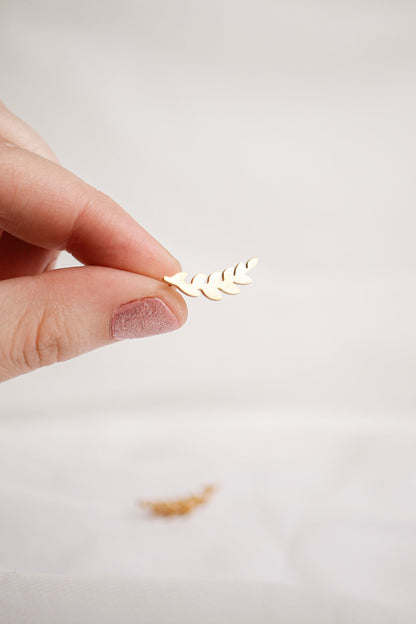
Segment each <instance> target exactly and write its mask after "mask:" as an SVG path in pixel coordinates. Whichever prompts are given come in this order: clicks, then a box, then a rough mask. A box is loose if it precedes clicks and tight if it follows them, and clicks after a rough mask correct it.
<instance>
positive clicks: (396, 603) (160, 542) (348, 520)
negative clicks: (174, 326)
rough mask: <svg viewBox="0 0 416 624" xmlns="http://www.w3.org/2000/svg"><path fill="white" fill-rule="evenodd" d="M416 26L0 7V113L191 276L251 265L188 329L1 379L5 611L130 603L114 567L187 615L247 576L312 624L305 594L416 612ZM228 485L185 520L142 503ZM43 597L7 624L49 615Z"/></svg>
mask: <svg viewBox="0 0 416 624" xmlns="http://www.w3.org/2000/svg"><path fill="white" fill-rule="evenodd" d="M415 17H416V9H415V6H414V4H413V3H412V2H404V1H402V2H394V3H393V2H379V3H374V2H359V3H358V2H350V3H346V2H345V3H344V2H337V3H333V2H324V1H320V2H306V0H305V1H304V2H302V1H300V0H295V2H290V3H289V2H277V1H276V2H271V1H261V2H249V1H247V2H234V1H230V2H211V3H202V2H199V1H195V2H187V3H182V2H165V1H162V0H159V1H155V2H148V1H142V2H139V1H133V0H131V1H129V0H121V1H120V2H118V3H117V4H116V3H114V2H109V1H107V0H105V1H101V2H89V3H83V2H81V1H80V0H75V1H73V2H64V1H63V0H59V1H58V2H53V3H52V2H51V1H50V0H40V2H37V3H36V4H33V5H31V4H29V3H26V2H25V1H24V0H13V1H12V0H3V1H2V3H1V20H0V75H1V84H2V97H3V99H4V101H5V103H6V104H7V105H8V106H9V107H10V108H11V109H12V110H14V111H15V112H16V113H17V114H19V115H20V116H21V117H23V118H24V119H25V120H26V121H28V122H29V123H31V124H32V125H33V126H34V127H35V128H36V129H37V130H38V131H39V132H40V133H41V134H42V135H43V136H44V137H45V138H46V139H47V140H48V141H49V142H50V144H51V145H52V147H53V148H54V150H55V151H56V152H57V154H58V156H59V157H60V159H61V161H62V163H63V165H64V166H67V167H68V168H70V169H72V170H73V171H75V172H76V173H77V174H78V175H80V176H81V177H83V178H85V179H86V180H88V181H89V182H91V183H92V184H94V185H95V186H97V187H99V188H101V189H102V190H104V191H105V192H106V193H108V194H110V195H112V196H113V197H114V198H115V199H116V200H117V201H119V202H120V203H121V204H122V205H123V206H124V207H125V208H126V209H127V210H128V211H129V212H131V213H132V214H133V215H134V216H135V217H136V218H137V219H138V220H139V221H140V222H141V223H142V224H143V225H144V226H145V227H147V228H148V229H149V230H150V231H151V232H152V233H153V234H154V235H156V236H157V237H159V238H160V239H161V241H162V242H163V243H164V244H165V245H166V246H167V247H168V248H170V249H171V250H172V251H173V252H174V253H175V254H176V255H177V256H178V257H179V259H180V260H181V262H182V264H183V267H184V269H185V270H186V271H188V272H189V273H191V274H192V273H194V272H197V271H200V270H202V271H210V270H214V269H219V268H223V267H225V266H227V265H228V264H232V263H234V262H237V261H239V260H241V259H246V258H248V257H250V256H252V255H258V256H259V258H260V264H259V266H258V268H256V274H255V276H254V275H253V276H254V277H255V283H254V284H253V285H252V286H250V287H247V288H246V289H244V292H243V294H241V295H240V297H238V298H232V297H229V298H227V299H224V301H223V302H221V303H220V304H212V303H210V302H208V301H206V300H202V299H201V300H196V301H191V302H190V318H189V322H188V324H187V326H186V327H185V328H183V329H182V330H180V331H179V332H177V333H174V334H172V335H166V336H161V337H156V338H152V339H150V340H143V341H140V342H134V341H132V342H125V343H122V344H119V345H116V346H113V347H111V348H107V349H103V350H100V351H97V352H94V353H90V354H87V355H85V356H83V357H82V358H79V359H77V360H74V361H71V362H67V363H65V364H62V365H59V366H56V367H53V368H49V369H44V370H41V371H37V372H36V373H33V374H31V375H27V376H25V377H22V378H19V379H16V380H13V381H11V382H9V383H7V384H3V386H2V388H1V391H0V447H1V453H0V467H1V470H0V496H1V506H0V567H1V568H2V569H4V570H17V571H18V572H19V574H18V575H17V576H12V577H5V578H8V582H7V583H6V582H5V583H4V587H5V589H4V597H5V600H6V598H7V600H8V601H9V602H7V601H6V602H5V604H6V603H7V604H8V605H9V606H8V607H7V608H9V612H8V616H7V617H12V616H10V613H12V611H10V609H14V608H15V607H16V609H19V608H20V607H19V605H18V598H16V596H19V595H23V594H22V592H24V591H25V590H24V588H25V587H27V584H29V587H37V585H36V583H41V584H42V587H49V593H50V595H51V596H52V595H55V592H56V590H55V587H56V586H55V583H58V584H59V583H64V584H65V586H66V583H67V584H68V587H69V588H70V587H72V585H71V583H72V581H71V580H70V579H74V578H76V579H77V580H76V584H77V583H80V584H81V586H82V584H83V583H84V587H85V588H87V589H85V592H87V593H86V594H82V591H81V594H82V595H83V596H84V598H83V599H82V600H81V599H80V598H79V597H78V598H77V597H76V592H77V591H78V590H77V589H75V590H72V589H68V593H66V594H65V596H66V597H65V596H63V595H62V594H60V593H59V592H58V596H60V599H58V600H57V601H55V602H54V603H53V604H54V607H53V608H54V612H53V613H54V616H53V617H55V620H56V621H59V622H66V621H72V620H68V618H70V617H72V616H71V611H70V609H69V610H68V604H71V601H74V600H75V601H77V600H78V601H80V600H81V602H79V604H80V605H81V606H82V604H83V605H84V609H87V608H93V609H94V607H91V604H90V603H89V602H88V599H87V598H85V596H86V595H87V594H88V592H89V591H90V589H88V588H89V587H90V585H89V583H93V584H95V586H96V587H97V590H96V591H97V592H98V594H99V595H101V596H102V595H105V594H106V589H105V588H106V583H107V582H110V581H109V580H108V579H109V578H110V576H111V578H112V580H111V584H112V585H111V587H112V588H113V589H112V592H113V593H112V594H111V595H112V596H115V595H116V594H117V591H119V592H120V593H119V596H123V595H124V594H123V592H124V591H125V590H124V589H123V583H124V581H123V580H122V578H123V575H132V578H134V579H135V580H134V581H131V582H132V583H135V584H136V585H135V587H137V592H138V594H137V595H139V594H140V591H141V589H140V588H141V587H142V588H143V587H145V588H146V587H149V586H148V585H143V584H141V581H140V579H144V578H153V579H154V580H153V583H154V586H153V587H154V588H153V589H151V592H152V595H153V596H158V595H161V594H163V593H164V589H162V587H166V586H163V584H162V585H160V584H159V585H158V583H159V581H157V580H156V579H163V578H166V577H168V578H171V579H172V577H174V578H177V583H178V584H179V585H178V584H177V585H175V584H174V587H175V588H176V589H175V591H179V590H177V588H178V587H179V586H180V587H181V588H182V589H181V590H180V591H179V594H180V595H181V596H182V594H181V592H182V591H183V592H185V593H186V592H187V596H188V598H189V597H190V596H193V595H194V593H193V592H194V586H193V585H192V584H190V581H189V579H194V580H195V579H210V580H211V581H215V582H216V583H218V585H215V587H217V588H219V587H221V582H222V581H224V582H225V581H227V582H228V583H231V582H232V583H237V585H235V587H236V588H237V589H236V592H237V593H238V595H239V596H240V599H244V600H246V601H248V602H250V600H252V603H251V604H256V602H255V601H256V600H257V598H255V594H256V592H258V591H263V590H261V589H259V588H261V587H263V585H262V583H266V582H273V583H276V586H275V591H276V593H275V596H278V597H279V600H282V601H283V604H284V609H285V610H284V613H283V614H282V612H280V613H279V614H278V615H279V617H282V615H285V617H286V621H292V620H290V617H292V619H293V621H296V622H301V621H305V622H306V621H310V607H309V606H308V603H307V601H305V602H303V600H304V592H305V591H312V592H317V593H316V594H315V593H313V596H316V602H314V607H313V608H314V609H316V611H315V612H314V613H315V614H316V621H326V620H325V619H324V618H325V617H327V619H328V621H334V617H335V616H334V614H333V613H331V611H328V612H326V611H325V609H327V608H331V607H328V605H331V604H333V603H332V602H331V601H332V600H333V601H335V603H336V604H340V605H341V607H340V608H341V610H342V609H343V608H344V606H342V605H345V604H346V602H347V603H348V604H350V605H351V607H350V608H351V609H352V611H351V612H350V614H349V619H346V620H345V621H354V622H355V621H357V622H358V621H361V620H360V619H359V618H360V617H361V615H360V609H358V611H354V612H353V610H354V609H355V608H356V607H355V606H354V605H355V604H356V602H355V601H356V600H358V601H360V603H359V604H361V605H362V604H365V603H368V607H366V608H368V609H369V610H370V611H371V609H372V607H371V604H373V603H378V604H379V605H380V608H381V609H382V612H383V613H384V614H385V617H386V618H388V617H389V615H388V611H387V609H388V608H390V609H393V610H395V609H399V610H402V611H407V612H409V613H413V614H414V613H415V611H416V602H415V591H414V588H415V582H416V564H415V554H416V553H415V543H416V539H415V538H416V535H415V533H416V531H415V516H416V503H415V497H416V483H415V481H416V478H415V474H416V453H415V451H416V437H415V407H416V396H415V381H414V380H415V372H416V331H415V320H414V319H415V316H416V315H415V313H416V297H415V277H416V252H415V244H414V241H415V234H416V232H415V229H416V228H415V225H416V212H415V209H414V197H415V186H416V182H415V176H414V166H413V163H414V159H415V148H414V146H415V138H416V137H415V116H414V110H415V104H416V88H415V81H414V75H415V69H416V68H415V65H416V61H415V58H416V57H415V49H414V48H415V45H414V36H415ZM62 263H63V264H68V263H71V260H70V259H69V258H63V260H62ZM212 481H213V482H214V483H216V484H218V487H219V491H218V493H217V494H216V495H215V497H214V498H213V499H212V501H211V502H210V504H209V505H207V506H206V508H204V509H201V510H200V511H198V512H197V513H195V515H194V516H192V517H190V518H185V519H178V520H173V521H172V522H164V521H162V520H158V519H156V520H150V519H148V518H147V517H146V516H145V515H144V514H142V513H141V511H140V510H139V509H138V508H137V507H136V506H135V500H136V499H137V498H139V497H143V498H147V497H150V498H154V497H158V496H161V497H165V496H168V497H169V496H175V495H181V494H186V493H187V492H192V491H194V490H197V489H198V488H199V487H201V486H203V485H204V484H205V483H209V482H212ZM41 573H44V574H49V575H56V576H46V577H45V576H43V577H41V578H40V577H39V579H40V580H39V579H38V577H37V574H41ZM63 574H66V575H72V576H71V577H67V580H66V581H65V580H62V579H65V578H66V577H62V576H58V575H63ZM85 574H93V575H94V576H93V577H91V578H90V577H83V576H82V575H85ZM114 575H116V578H117V579H118V580H114ZM34 579H35V580H34ZM36 579H38V580H36ZM91 579H92V580H91ZM106 579H107V580H106ZM242 581H244V582H246V583H248V586H250V587H252V590H251V592H252V593H250V590H247V588H246V586H242V585H239V583H240V582H242ZM129 582H130V581H129ZM143 582H144V581H143ZM163 582H167V581H160V583H163ZM171 583H174V581H171ZM251 583H253V585H250V584H251ZM254 583H256V584H254ZM281 583H283V585H280V584H281ZM284 584H289V585H290V586H291V589H289V588H288V586H287V585H284ZM76 586H77V587H78V585H76ZM10 587H12V588H15V587H17V590H16V591H17V593H16V594H15V598H13V595H12V594H13V591H14V589H13V591H10ZM117 587H118V588H119V589H117ZM226 587H227V588H229V587H230V586H229V585H226ZM267 587H268V586H267ZM19 588H20V593H19ZM305 588H307V589H305ZM45 591H47V590H45ZM129 591H130V590H129ZM143 591H145V590H143ZM206 591H207V592H209V591H210V590H208V589H207V590H206ZM215 591H217V590H215ZM221 591H222V590H221ZM224 591H225V590H224ZM264 591H266V592H267V591H268V590H264ZM71 592H75V594H74V593H71ZM227 592H228V589H227V590H226V591H225V594H223V598H221V599H220V598H216V599H215V600H217V599H218V600H222V601H223V602H222V604H223V605H226V603H227V599H226V598H225V597H224V595H226V596H229V604H230V605H232V604H234V605H235V602H236V600H235V598H234V594H233V592H228V593H227ZM286 592H289V593H288V594H287V595H288V596H289V595H290V596H293V595H296V596H297V597H298V600H299V603H300V604H304V609H303V610H302V609H301V610H300V611H296V612H295V610H294V607H293V602H291V600H290V599H289V598H288V601H285V600H284V599H283V598H282V595H283V594H285V595H286ZM290 592H295V594H293V593H290ZM296 592H297V593H296ZM341 594H345V595H346V596H349V597H350V598H340V597H339V596H340V595H341ZM37 595H38V593H37V592H36V591H34V592H32V593H31V592H30V591H29V593H28V596H29V598H27V602H25V603H24V604H23V606H22V605H21V609H22V610H21V614H20V615H16V613H18V611H17V612H16V613H14V612H13V613H14V615H13V617H14V618H15V619H14V620H13V619H12V620H11V621H17V622H18V621H25V622H26V621H37V620H36V619H35V620H33V619H32V620H30V619H28V618H29V616H28V613H30V609H31V605H32V608H33V613H37V611H36V608H38V607H39V608H40V609H42V608H43V607H42V606H39V605H38V607H36V608H35V602H36V596H37ZM140 595H142V594H140ZM175 595H176V594H175ZM196 595H197V596H200V594H199V593H198V592H196ZM256 595H257V594H256ZM267 595H268V596H269V594H267ZM242 596H243V597H245V598H241V597H242ZM331 596H332V598H331ZM195 600H196V602H194V603H192V604H193V609H196V611H194V613H197V612H198V609H197V606H196V603H197V602H198V599H195ZM267 600H268V601H269V604H270V605H272V603H273V599H272V598H271V597H270V596H269V597H268V598H267ZM305 600H306V599H305ZM313 600H315V598H314V599H313ZM31 601H32V602H31ZM128 601H130V603H131V604H133V603H134V600H133V599H132V598H129V599H128ZM345 601H346V602H345ZM348 601H350V602H348ZM121 602H122V601H120V600H117V599H116V598H114V600H113V602H112V604H113V606H114V609H117V608H118V609H120V608H121V607H120V606H119V605H120V604H121ZM185 602H186V601H185V598H183V599H182V598H181V599H180V600H179V603H181V604H182V605H184V603H185ZM130 603H129V604H130ZM77 604H78V603H77ZM88 604H89V606H88V607H87V605H88ZM94 604H96V603H94ZM155 604H157V601H156V603H155ZM247 604H248V603H247ZM273 604H274V603H273ZM279 604H280V605H281V604H282V602H280V603H279ZM13 605H15V606H13ZM16 605H17V606H16ZM199 605H200V608H201V609H202V611H204V609H205V607H203V606H202V607H201V605H203V600H202V599H201V600H200V602H199ZM290 605H292V606H290ZM5 608H6V607H5ZM172 608H173V607H172ZM224 608H225V607H224ZM357 608H358V607H357ZM247 609H249V607H248V606H247ZM270 609H271V610H270V614H269V616H270V620H271V621H274V620H273V618H274V617H275V616H276V612H273V607H272V606H270ZM319 609H323V611H322V612H321V611H319ZM133 611H134V610H133ZM205 611H206V609H205ZM370 611H368V612H366V613H367V615H366V621H367V622H369V621H371V617H370V616H369V615H368V613H370ZM191 612H192V609H191ZM249 612H250V611H249V610H248V611H247V613H249ZM39 613H41V611H40V612H39ZM63 613H65V614H66V615H65V616H64V615H63ZM96 613H98V606H96ZM151 613H152V614H153V616H150V615H149V616H148V617H147V620H146V621H152V619H150V618H151V617H153V620H154V621H155V622H156V621H161V622H164V621H166V616H165V615H164V614H163V611H162V610H160V611H158V607H156V606H155V605H154V606H153V607H152V610H151ZM206 613H207V614H208V615H207V618H208V619H207V621H209V612H208V611H206ZM322 613H324V615H323V614H322ZM49 615H50V614H49ZM49 615H48V617H49ZM182 615H183V613H182ZM18 617H21V620H19V619H18ZM24 617H26V620H25V619H24ZM33 617H35V616H33ZM42 617H43V620H42ZM51 617H52V616H51ZM64 617H67V620H65V619H64ZM74 617H75V616H74ZM97 617H98V615H97ZM127 617H130V616H127V615H126V621H128V620H127ZM131 617H132V618H134V613H133V615H131ZM178 617H179V618H180V617H181V616H180V615H179V616H178ZM190 617H191V616H190ZM232 617H234V616H232V615H229V621H234V620H232V619H231V618H232ZM235 617H237V616H235ZM337 617H338V616H337ZM339 617H340V616H339ZM392 617H393V620H392V621H398V619H397V618H398V617H399V616H398V615H396V614H395V615H394V616H392ZM412 617H413V616H412ZM158 618H159V619H158ZM296 618H297V619H296ZM331 618H332V619H331ZM394 618H396V619H394ZM38 621H47V619H46V616H45V614H43V615H42V616H41V615H39V618H38ZM51 621H53V620H51ZM74 621H77V620H74ZM78 621H79V620H78ZM109 621H111V620H109ZM132 621H134V619H133V620H132ZM179 621H181V620H179ZM183 621H186V620H183ZM197 621H203V620H202V616H201V617H200V618H199V619H198V620H197ZM235 621H240V620H238V619H237V620H235ZM241 621H244V620H241ZM264 621H267V619H266V615H265V616H264ZM335 621H338V620H335ZM339 621H342V620H341V619H339ZM373 621H374V622H380V621H382V620H381V619H380V611H379V610H378V608H377V609H376V610H375V611H374V612H373ZM386 621H388V620H387V619H386Z"/></svg>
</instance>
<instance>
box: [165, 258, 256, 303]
mask: <svg viewBox="0 0 416 624" xmlns="http://www.w3.org/2000/svg"><path fill="white" fill-rule="evenodd" d="M257 262H258V258H251V259H250V260H247V262H246V263H245V264H244V262H240V263H239V264H237V266H235V267H228V268H227V269H224V271H223V272H222V273H221V271H215V273H211V275H209V276H208V279H207V276H206V275H204V273H197V275H194V277H193V278H192V279H191V282H190V283H189V282H185V277H186V276H187V275H188V273H176V275H172V277H168V276H165V277H164V278H163V279H164V281H165V282H167V283H168V284H170V285H171V286H176V288H179V290H180V291H182V292H183V293H185V295H189V296H190V297H199V295H200V294H201V292H202V294H203V295H205V297H208V299H212V301H219V300H220V299H222V294H221V293H220V290H222V292H224V293H227V295H238V293H239V292H240V289H239V288H238V287H237V286H236V284H239V285H243V284H251V282H252V281H253V280H252V279H251V277H248V276H247V275H246V273H247V271H250V270H251V269H254V267H255V266H256V264H257Z"/></svg>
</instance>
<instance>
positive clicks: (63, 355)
mask: <svg viewBox="0 0 416 624" xmlns="http://www.w3.org/2000/svg"><path fill="white" fill-rule="evenodd" d="M15 336H16V338H15V339H14V340H13V344H12V349H11V360H12V363H13V367H14V369H15V370H17V371H19V372H23V373H24V372H29V371H32V370H35V369H37V368H41V367H43V366H49V365H51V364H55V363H57V362H62V361H63V360H66V359H68V358H69V357H70V354H71V337H70V335H69V332H68V328H67V324H66V322H65V315H64V312H63V310H62V308H61V307H60V306H59V305H57V304H45V305H44V306H42V307H41V309H40V311H39V313H38V314H36V315H33V311H32V309H31V306H30V305H29V306H28V307H27V309H26V310H25V312H24V314H23V316H22V317H21V319H20V321H19V326H18V327H17V328H16V332H15Z"/></svg>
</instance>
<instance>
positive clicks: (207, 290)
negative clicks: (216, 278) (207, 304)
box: [201, 284, 222, 301]
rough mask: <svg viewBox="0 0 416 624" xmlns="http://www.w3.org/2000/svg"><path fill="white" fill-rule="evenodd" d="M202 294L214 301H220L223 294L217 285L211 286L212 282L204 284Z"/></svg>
mask: <svg viewBox="0 0 416 624" xmlns="http://www.w3.org/2000/svg"><path fill="white" fill-rule="evenodd" d="M201 291H202V294H204V295H205V297H208V299H212V301H219V300H220V299H222V294H221V293H220V291H219V290H218V288H217V287H216V286H211V284H204V286H202V288H201Z"/></svg>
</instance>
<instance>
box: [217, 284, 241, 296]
mask: <svg viewBox="0 0 416 624" xmlns="http://www.w3.org/2000/svg"><path fill="white" fill-rule="evenodd" d="M218 288H219V289H220V290H222V292H225V293H227V295H238V294H239V292H240V289H239V288H238V286H236V285H235V284H233V283H232V282H222V284H220V285H219V286H218Z"/></svg>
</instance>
